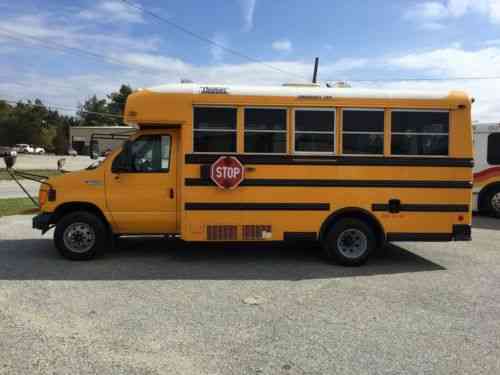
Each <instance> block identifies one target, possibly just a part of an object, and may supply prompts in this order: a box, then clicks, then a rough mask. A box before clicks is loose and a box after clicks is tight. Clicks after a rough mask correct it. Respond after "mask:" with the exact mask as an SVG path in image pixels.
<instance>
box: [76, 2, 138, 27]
mask: <svg viewBox="0 0 500 375" xmlns="http://www.w3.org/2000/svg"><path fill="white" fill-rule="evenodd" d="M78 15H79V16H80V17H81V18H83V19H86V20H92V21H99V22H100V21H105V22H110V21H111V22H127V23H142V22H144V19H143V15H142V12H141V11H140V10H139V9H136V8H133V7H130V6H128V5H127V4H125V3H123V2H121V1H118V0H101V1H100V2H98V3H97V4H96V5H94V7H92V8H90V9H85V10H82V11H81V12H80V13H79V14H78Z"/></svg>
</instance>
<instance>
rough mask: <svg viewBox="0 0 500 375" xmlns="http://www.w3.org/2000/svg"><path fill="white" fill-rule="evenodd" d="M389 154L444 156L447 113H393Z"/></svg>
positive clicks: (446, 145) (446, 144) (446, 152)
mask: <svg viewBox="0 0 500 375" xmlns="http://www.w3.org/2000/svg"><path fill="white" fill-rule="evenodd" d="M391 128H392V129H391V130H392V134H391V153H392V154H393V155H423V156H447V155H448V151H449V150H448V142H449V139H448V138H449V112H447V111H422V110H396V111H393V112H392V114H391Z"/></svg>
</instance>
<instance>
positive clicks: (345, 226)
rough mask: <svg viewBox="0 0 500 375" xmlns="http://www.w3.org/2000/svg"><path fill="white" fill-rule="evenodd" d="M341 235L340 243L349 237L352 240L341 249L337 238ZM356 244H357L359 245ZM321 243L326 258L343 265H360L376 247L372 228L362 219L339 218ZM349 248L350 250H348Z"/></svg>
mask: <svg viewBox="0 0 500 375" xmlns="http://www.w3.org/2000/svg"><path fill="white" fill-rule="evenodd" d="M341 236H342V239H341V240H340V243H342V242H343V241H347V240H348V239H349V238H351V240H354V243H352V244H348V245H344V246H345V247H344V248H343V249H342V248H340V247H339V238H341ZM356 244H359V246H357V245H356ZM321 245H322V248H323V252H324V254H325V255H326V256H327V257H328V259H332V260H334V261H335V262H337V263H339V264H342V265H344V266H360V265H362V264H363V263H365V262H366V260H367V259H368V257H369V256H370V254H371V253H372V252H373V251H374V250H375V248H376V247H377V238H376V236H375V232H374V230H373V228H372V227H371V226H370V225H368V224H366V223H365V222H364V221H362V220H358V219H354V218H352V219H350V218H346V219H341V220H339V221H338V222H336V223H335V224H334V225H333V226H332V227H331V228H330V230H329V231H328V232H327V234H326V235H325V237H324V239H323V241H322V244H321ZM360 246H361V247H360ZM349 248H351V249H352V251H349ZM346 254H349V256H346Z"/></svg>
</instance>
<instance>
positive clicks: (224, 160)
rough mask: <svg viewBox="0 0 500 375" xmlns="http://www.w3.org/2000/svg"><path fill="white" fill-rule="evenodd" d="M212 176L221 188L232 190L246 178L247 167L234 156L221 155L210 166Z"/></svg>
mask: <svg viewBox="0 0 500 375" xmlns="http://www.w3.org/2000/svg"><path fill="white" fill-rule="evenodd" d="M210 178H211V179H212V181H213V182H214V183H215V184H216V185H217V186H218V187H219V188H221V189H225V190H232V189H235V188H237V187H238V185H239V184H240V183H241V181H243V179H244V178H245V168H244V167H243V164H241V162H240V161H239V160H238V159H237V158H235V157H234V156H221V157H220V158H218V159H217V160H216V161H215V162H214V163H213V164H212V166H211V167H210Z"/></svg>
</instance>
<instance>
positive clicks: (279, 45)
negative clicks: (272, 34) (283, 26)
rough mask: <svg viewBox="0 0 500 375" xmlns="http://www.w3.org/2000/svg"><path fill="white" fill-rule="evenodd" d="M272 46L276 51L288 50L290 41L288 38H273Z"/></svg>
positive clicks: (290, 46)
mask: <svg viewBox="0 0 500 375" xmlns="http://www.w3.org/2000/svg"><path fill="white" fill-rule="evenodd" d="M272 47H273V49H274V50H275V51H278V52H290V51H291V50H292V42H290V41H289V40H288V39H281V40H275V41H274V42H273V44H272Z"/></svg>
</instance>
